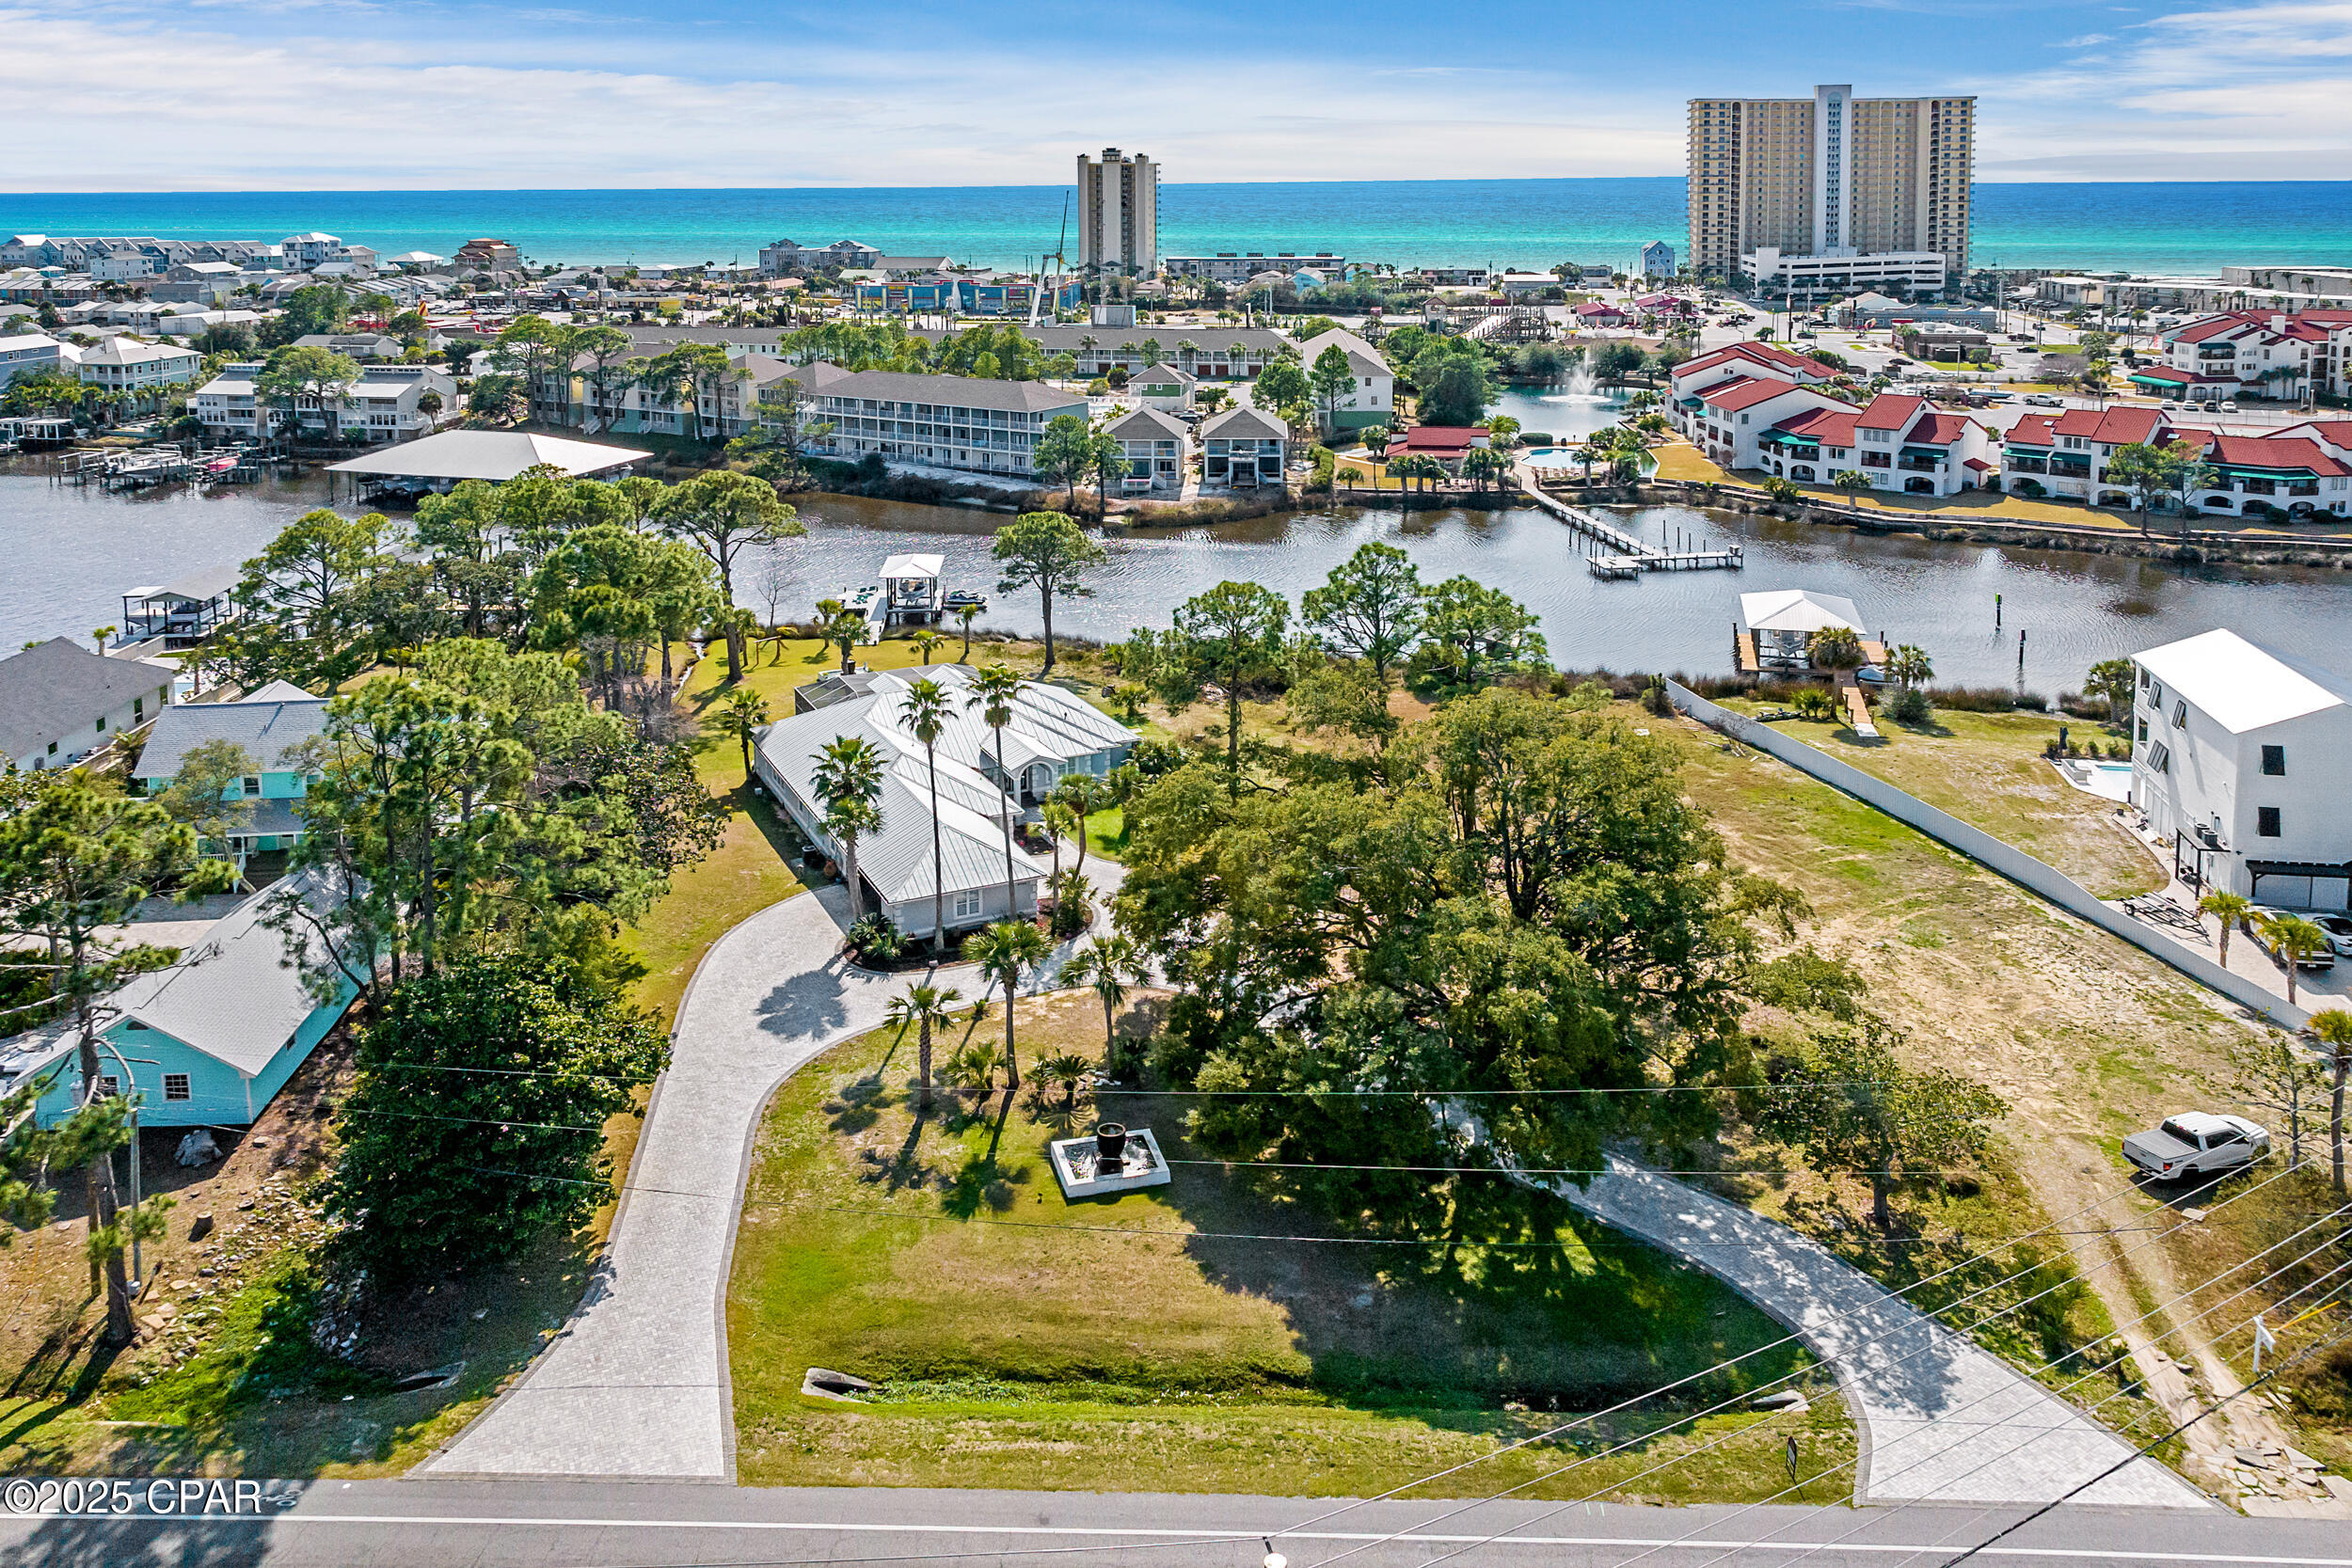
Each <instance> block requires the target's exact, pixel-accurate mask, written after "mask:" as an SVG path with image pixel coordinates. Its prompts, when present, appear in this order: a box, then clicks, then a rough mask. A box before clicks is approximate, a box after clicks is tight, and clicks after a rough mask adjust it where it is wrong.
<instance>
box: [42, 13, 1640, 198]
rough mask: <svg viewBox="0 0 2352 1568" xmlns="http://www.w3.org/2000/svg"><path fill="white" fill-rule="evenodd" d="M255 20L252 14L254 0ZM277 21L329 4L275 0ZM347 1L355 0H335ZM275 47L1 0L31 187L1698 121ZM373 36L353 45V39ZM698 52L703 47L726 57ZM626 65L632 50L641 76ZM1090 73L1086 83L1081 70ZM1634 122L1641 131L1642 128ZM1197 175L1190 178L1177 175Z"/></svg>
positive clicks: (947, 160) (878, 157) (1244, 164)
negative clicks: (1082, 93)
mask: <svg viewBox="0 0 2352 1568" xmlns="http://www.w3.org/2000/svg"><path fill="white" fill-rule="evenodd" d="M243 3H245V4H251V3H253V0H243ZM260 3H261V4H262V5H264V6H273V5H279V4H292V5H302V4H305V3H306V0H260ZM327 3H328V4H345V3H349V0H327ZM304 25H305V24H303V23H302V21H301V19H299V18H287V17H283V16H281V17H279V18H278V25H275V26H272V27H271V28H270V29H269V30H268V31H267V32H266V33H263V34H262V35H261V40H259V41H256V40H248V39H244V38H240V37H237V36H234V35H232V34H231V33H229V32H226V31H199V30H194V29H192V28H189V27H187V26H184V25H183V24H180V23H178V22H176V21H167V20H165V19H163V18H162V17H159V16H157V15H155V14H154V13H149V14H148V15H146V16H144V17H141V16H129V17H126V16H124V15H123V14H122V13H120V12H117V11H106V12H91V11H84V10H79V9H76V10H73V11H72V12H67V11H60V10H55V9H51V8H45V7H42V6H39V5H20V6H18V7H16V8H6V7H5V4H0V35H5V36H7V37H8V40H9V47H8V49H7V50H5V51H0V103H40V105H41V106H42V107H41V110H40V113H39V114H37V115H29V116H24V117H21V118H20V119H19V120H18V123H17V124H16V125H15V126H14V127H13V128H12V130H11V134H10V140H11V163H12V165H13V166H14V167H15V169H16V171H17V173H16V174H15V175H14V176H13V178H14V180H15V181H16V182H19V183H23V182H27V181H38V182H40V184H42V185H44V186H46V187H47V188H50V189H55V190H110V189H111V190H166V189H226V190H243V189H253V188H297V189H303V188H309V189H381V188H413V189H434V188H462V187H488V188H509V187H545V186H563V187H632V186H666V185H716V186H736V185H742V186H769V185H825V184H841V185H891V184H899V185H952V184H967V183H969V184H984V183H1007V184H1018V183H1036V182H1059V181H1061V180H1063V179H1066V178H1067V176H1068V168H1069V160H1070V158H1071V156H1072V152H1073V149H1075V148H1080V147H1091V146H1099V145H1102V144H1104V142H1106V141H1107V142H1111V143H1115V144H1116V145H1119V146H1124V147H1136V148H1142V149H1145V150H1149V151H1151V152H1152V154H1153V155H1154V156H1155V157H1158V158H1160V159H1162V160H1163V161H1164V162H1165V163H1166V164H1167V165H1168V166H1169V168H1170V170H1171V175H1172V177H1174V178H1177V179H1181V180H1184V181H1203V180H1267V179H1279V180H1318V179H1365V178H1433V179H1434V178H1448V177H1456V178H1458V177H1465V176H1473V175H1475V176H1485V177H1491V178H1509V177H1514V176H1525V177H1538V176H1557V175H1572V174H1624V173H1629V172H1637V173H1657V174H1666V173H1675V172H1678V171H1679V169H1680V165H1681V154H1682V138H1681V116H1680V113H1679V106H1678V105H1676V106H1675V107H1674V108H1673V109H1672V110H1664V109H1662V108H1661V106H1655V105H1647V104H1644V105H1640V106H1634V105H1631V104H1629V103H1626V102H1624V101H1616V100H1610V99H1606V98H1602V97H1598V96H1595V95H1591V94H1581V95H1579V96H1578V97H1577V99H1576V100H1575V102H1574V103H1573V105H1572V106H1569V105H1565V103H1564V95H1563V94H1562V93H1561V92H1560V91H1559V90H1558V88H1557V86H1556V84H1553V83H1550V82H1548V81H1545V80H1543V79H1540V78H1537V77H1534V76H1528V75H1525V74H1523V73H1515V72H1507V71H1488V72H1482V73H1481V74H1480V77H1479V82H1478V86H1477V87H1476V88H1475V89H1466V87H1464V85H1462V84H1459V83H1450V82H1449V81H1448V80H1447V79H1446V78H1445V77H1444V76H1443V75H1439V74H1430V75H1416V74H1410V73H1406V74H1403V75H1401V76H1400V77H1398V78H1395V79H1391V81H1389V82H1386V83H1384V85H1383V86H1382V87H1381V88H1380V89H1379V90H1378V92H1377V93H1373V92H1370V91H1367V90H1366V88H1365V87H1364V72H1363V71H1362V70H1361V69H1360V67H1359V66H1357V65H1352V64H1349V63H1347V62H1345V61H1343V60H1342V59H1339V58H1337V57H1332V58H1328V59H1325V60H1321V61H1307V62H1284V61H1266V62H1250V61H1243V62H1240V63H1233V62H1231V61H1217V62H1214V63H1212V64H1208V65H1204V66H1202V67H1201V68H1200V71H1199V72H1198V74H1197V76H1196V77H1191V78H1188V82H1187V87H1186V88H1185V90H1184V92H1183V93H1181V94H1178V93H1167V92H1159V93H1152V94H1148V95H1136V97H1135V98H1134V99H1133V100H1132V101H1130V102H1129V103H1125V104H1123V105H1121V106H1120V107H1119V108H1117V109H1116V110H1113V111H1106V110H1105V108H1104V103H1103V102H1102V101H1101V100H1100V99H1099V98H1095V97H1092V96H1091V95H1089V97H1088V98H1087V99H1086V100H1085V101H1083V102H1080V101H1076V100H1073V101H1071V102H1070V103H1069V106H1067V107H1064V106H1062V104H1061V103H1059V102H1058V101H1057V98H1056V97H1055V96H1054V95H1051V94H1048V93H1045V92H1043V91H1041V90H1037V88H1038V84H1037V71H1038V68H1037V65H1036V62H1035V61H1034V59H1032V58H1029V57H1026V56H1024V57H1019V58H1013V57H1003V58H999V57H993V56H989V55H978V54H974V53H958V52H955V51H946V50H943V51H937V52H932V53H914V52H910V51H905V50H899V49H887V48H883V47H881V46H878V45H877V46H866V45H858V44H854V43H851V44H836V43H833V42H831V41H827V42H825V43H822V44H818V45H814V46H797V45H788V44H787V43H786V42H783V41H781V40H777V39H775V38H772V37H769V38H745V39H743V40H741V47H738V48H731V49H729V50H727V51H725V52H723V53H722V54H721V55H719V56H718V57H719V58H720V59H722V60H723V61H724V62H726V64H727V69H729V70H731V71H738V72H741V73H742V74H740V75H739V76H736V77H733V78H727V79H708V78H706V77H702V76H700V75H698V74H697V73H696V72H695V71H690V70H688V69H685V65H684V61H685V60H686V59H688V58H692V57H695V56H685V55H682V52H680V51H678V50H676V49H675V48H674V47H667V46H664V45H662V44H660V43H657V42H652V41H649V40H643V39H636V38H631V39H628V40H613V39H612V37H611V35H609V34H608V35H606V36H605V37H603V38H594V37H581V36H578V35H575V36H572V37H569V38H563V39H551V40H543V41H544V43H545V47H539V46H537V45H536V44H534V46H533V47H532V51H531V57H532V59H533V60H534V63H533V64H530V65H511V64H505V63H497V62H502V61H504V60H508V59H512V58H514V57H515V54H516V51H515V50H514V49H513V48H511V47H509V48H503V49H494V48H485V47H482V46H481V45H480V44H479V43H478V42H476V41H474V40H467V39H463V38H460V37H457V36H454V35H453V34H450V33H447V32H445V31H443V30H442V29H441V28H440V27H435V28H433V29H430V30H422V31H417V32H416V33H415V35H414V38H413V40H411V38H410V37H407V36H404V35H407V34H409V33H410V32H411V29H408V28H404V27H402V26H399V25H397V24H395V25H393V26H390V27H387V28H385V29H383V30H381V31H380V32H374V31H371V29H369V28H368V26H367V25H366V24H363V23H341V24H338V26H337V36H335V37H332V38H329V37H325V36H318V35H317V34H316V33H314V32H306V31H304ZM356 41H357V42H362V43H363V46H361V47H355V46H354V44H355V42H356ZM699 57H701V58H707V57H709V56H708V54H707V52H706V53H705V54H704V55H701V56H699ZM616 60H627V61H628V62H629V63H628V64H626V65H623V64H617V63H614V62H615V61H616ZM1080 69H1083V68H1080ZM1629 128H1630V129H1629ZM1177 171H1181V172H1177Z"/></svg>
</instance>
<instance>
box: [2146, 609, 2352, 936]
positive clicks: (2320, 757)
mask: <svg viewBox="0 0 2352 1568" xmlns="http://www.w3.org/2000/svg"><path fill="white" fill-rule="evenodd" d="M2132 664H2133V676H2134V679H2133V701H2132V721H2131V722H2132V742H2133V744H2132V784H2131V800H2132V803H2133V804H2134V805H2136V806H2137V807H2138V808H2139V809H2140V811H2142V812H2143V813H2145V814H2146V815H2147V817H2148V822H2149V826H2150V828H2151V829H2152V830H2153V832H2155V833H2156V835H2157V836H2158V838H2159V840H2160V841H2162V842H2165V843H2168V844H2169V846H2170V853H2171V857H2172V864H2173V867H2174V869H2175V871H2176V872H2177V873H2178V874H2179V875H2181V876H2182V877H2183V878H2184V879H2187V880H2190V881H2191V882H2192V884H2193V885H2198V886H2204V887H2212V888H2215V889H2218V890H2221V891H2225V892H2230V893H2235V894H2238V895H2242V896H2245V897H2248V898H2251V899H2254V900H2255V901H2257V902H2259V903H2265V904H2275V905H2280V906H2283V907H2285V908H2290V909H2323V910H2342V909H2344V908H2345V905H2346V902H2347V896H2352V813H2347V812H2345V810H2344V776H2345V774H2346V772H2347V771H2352V680H2347V679H2346V678H2345V677H2344V675H2341V674H2339V673H2336V672H2334V671H2332V670H2328V669H2325V668H2322V667H2321V666H2319V665H2316V664H2313V663H2312V662H2310V661H2308V660H2305V659H2300V658H2296V657H2293V656H2291V655H2288V654H2284V653H2280V652H2279V651H2278V650H2276V649H2274V648H2269V647H2265V646H2264V645H2263V644H2262V643H2259V642H2256V641H2251V640H2250V639H2248V638H2244V637H2241V636H2239V635H2238V634H2237V633H2236V632H2233V631H2230V630H2228V629H2226V628H2222V629H2217V630H2214V631H2208V632H2203V633H2201V634H2200V635H2198V636H2196V637H2190V638H2185V639H2183V640H2182V641H2178V642H2168V643H2166V644H2165V645H2164V646H2162V647H2160V648H2151V649H2148V650H2147V651H2145V652H2143V653H2139V654H2135V655H2133V656H2132Z"/></svg>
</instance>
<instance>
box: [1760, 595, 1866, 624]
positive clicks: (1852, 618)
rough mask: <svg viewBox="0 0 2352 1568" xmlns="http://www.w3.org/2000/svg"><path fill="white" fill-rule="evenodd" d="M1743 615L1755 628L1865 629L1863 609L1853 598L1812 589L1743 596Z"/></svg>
mask: <svg viewBox="0 0 2352 1568" xmlns="http://www.w3.org/2000/svg"><path fill="white" fill-rule="evenodd" d="M1740 619H1741V620H1743V621H1745V622H1746V623H1747V624H1748V628H1749V629H1750V630H1752V631H1802V632H1816V631H1820V630H1822V629H1824V628H1825V627H1829V626H1844V627H1846V628H1847V629H1848V630H1850V631H1853V632H1859V631H1861V630H1862V611H1860V610H1856V609H1855V608H1854V602H1853V601H1852V600H1851V599H1849V598H1845V597H1842V596H1841V595H1839V594H1817V593H1815V592H1814V591H1813V590H1812V589H1810V588H1776V589H1773V590H1772V591H1771V592H1770V593H1765V594H1740Z"/></svg>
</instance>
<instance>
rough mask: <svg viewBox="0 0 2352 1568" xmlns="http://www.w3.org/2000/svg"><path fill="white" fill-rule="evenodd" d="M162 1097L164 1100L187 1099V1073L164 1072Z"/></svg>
mask: <svg viewBox="0 0 2352 1568" xmlns="http://www.w3.org/2000/svg"><path fill="white" fill-rule="evenodd" d="M164 1098H165V1099H166V1100H185V1099H187V1098H188V1075H187V1074H186V1073H184V1072H167V1073H165V1074H164Z"/></svg>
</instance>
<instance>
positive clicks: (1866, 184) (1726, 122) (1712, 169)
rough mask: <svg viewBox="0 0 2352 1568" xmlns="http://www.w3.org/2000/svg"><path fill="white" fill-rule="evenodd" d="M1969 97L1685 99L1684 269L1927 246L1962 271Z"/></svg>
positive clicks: (1843, 89)
mask: <svg viewBox="0 0 2352 1568" xmlns="http://www.w3.org/2000/svg"><path fill="white" fill-rule="evenodd" d="M1976 109H1977V101H1976V100H1975V99H1974V98H1973V97H1967V96H1953V97H1937V98H1856V97H1854V95H1853V88H1852V87H1850V86H1846V85H1843V84H1840V85H1836V86H1826V87H1816V88H1814V89H1813V96H1812V97H1811V98H1810V99H1804V98H1693V99H1692V100H1691V101H1690V133H1689V135H1690V168H1689V173H1690V219H1691V265H1692V269H1693V270H1694V271H1697V272H1701V273H1712V274H1715V275H1716V276H1718V277H1728V276H1731V275H1732V274H1734V273H1737V272H1739V271H1740V270H1741V267H1740V259H1741V257H1742V256H1744V255H1750V254H1753V253H1756V252H1757V251H1761V250H1765V249H1770V250H1773V251H1776V252H1778V253H1779V254H1781V255H1783V256H1838V255H1846V256H1851V255H1857V254H1863V255H1868V254H1891V253H1915V254H1934V255H1939V256H1941V257H1943V258H1944V261H1945V265H1946V269H1947V272H1948V273H1949V275H1951V276H1953V277H1960V276H1963V275H1964V274H1965V273H1966V271H1967V268H1968V222H1969V191H1970V187H1971V185H1972V183H1973V182H1974V179H1975V169H1976Z"/></svg>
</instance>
